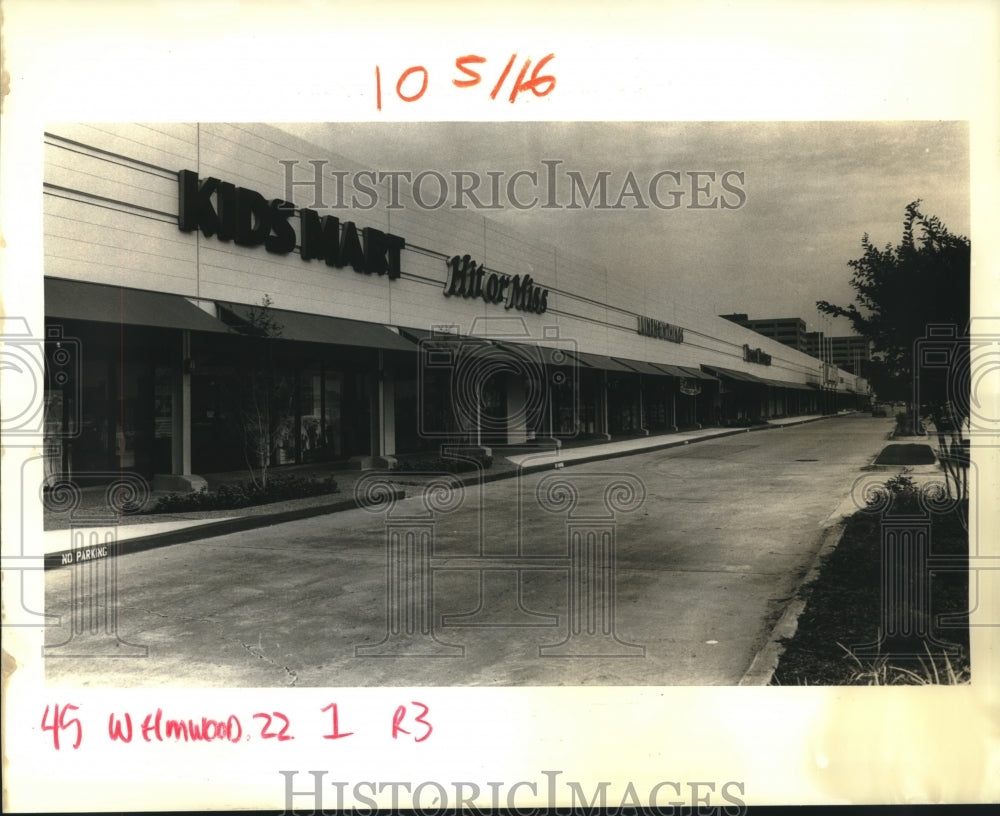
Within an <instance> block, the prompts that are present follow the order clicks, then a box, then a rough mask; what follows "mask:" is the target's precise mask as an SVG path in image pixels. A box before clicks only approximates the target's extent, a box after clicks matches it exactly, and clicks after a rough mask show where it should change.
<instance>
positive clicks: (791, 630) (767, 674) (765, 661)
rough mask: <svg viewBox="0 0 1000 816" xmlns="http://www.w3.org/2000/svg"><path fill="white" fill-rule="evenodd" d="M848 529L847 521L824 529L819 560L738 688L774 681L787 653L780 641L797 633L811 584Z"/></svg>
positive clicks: (796, 591) (813, 563)
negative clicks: (780, 662)
mask: <svg viewBox="0 0 1000 816" xmlns="http://www.w3.org/2000/svg"><path fill="white" fill-rule="evenodd" d="M845 529H846V519H841V520H840V521H838V522H837V523H836V524H832V525H830V526H829V527H826V528H824V530H823V532H822V533H820V539H821V540H820V546H819V549H818V550H817V551H816V556H815V557H814V558H813V561H812V564H811V565H810V567H809V570H808V571H807V572H806V574H805V576H804V577H803V578H802V580H801V581H800V582H799V585H798V587H796V589H795V594H794V596H793V597H792V600H791V601H790V602H789V604H788V605H787V606H786V607H785V611H784V612H783V613H782V614H781V617H780V618H778V622H777V623H776V624H775V625H774V628H773V629H772V630H771V634H770V636H769V637H768V640H767V643H766V644H764V646H763V648H761V649H760V650H759V651H758V652H757V654H756V656H755V657H754V659H753V661H752V662H751V663H750V667H749V668H748V669H747V670H746V672H744V674H743V677H741V678H740V682H739V683H737V685H740V686H767V685H770V683H771V679H772V678H773V677H774V673H775V671H777V668H778V663H779V661H780V660H781V656H782V655H783V654H784V652H785V647H784V645H782V643H781V642H780V641H782V640H784V639H786V638H790V637H792V636H793V635H794V634H795V631H796V630H797V629H798V626H799V617H800V616H801V615H802V613H803V612H804V611H805V608H806V605H807V604H808V602H809V595H810V594H811V589H812V584H813V583H814V582H815V581H816V579H817V578H819V573H820V570H821V569H822V567H823V562H824V561H825V560H826V558H827V556H829V555H830V553H832V552H833V551H834V550H835V549H836V548H837V545H838V544H840V539H841V538H843V536H844V530H845Z"/></svg>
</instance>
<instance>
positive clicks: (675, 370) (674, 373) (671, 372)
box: [651, 363, 691, 380]
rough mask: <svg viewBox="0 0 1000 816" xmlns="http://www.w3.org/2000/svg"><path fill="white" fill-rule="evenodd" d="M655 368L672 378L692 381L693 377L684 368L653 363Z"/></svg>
mask: <svg viewBox="0 0 1000 816" xmlns="http://www.w3.org/2000/svg"><path fill="white" fill-rule="evenodd" d="M651 365H652V366H654V367H655V368H658V369H660V371H662V372H663V373H664V374H666V375H667V376H670V377H677V378H678V379H684V380H686V379H691V375H690V374H688V373H687V372H686V371H685V370H684V369H683V368H681V367H680V366H675V365H667V364H666V363H651Z"/></svg>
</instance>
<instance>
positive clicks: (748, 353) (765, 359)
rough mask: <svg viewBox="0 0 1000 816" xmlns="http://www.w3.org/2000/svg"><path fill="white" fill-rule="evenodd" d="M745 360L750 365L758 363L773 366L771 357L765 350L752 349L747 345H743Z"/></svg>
mask: <svg viewBox="0 0 1000 816" xmlns="http://www.w3.org/2000/svg"><path fill="white" fill-rule="evenodd" d="M743 359H744V361H746V362H748V363H758V364H759V365H771V355H770V354H767V353H766V352H765V351H764V350H763V349H760V348H755V349H752V348H750V346H748V345H747V344H746V343H744V344H743Z"/></svg>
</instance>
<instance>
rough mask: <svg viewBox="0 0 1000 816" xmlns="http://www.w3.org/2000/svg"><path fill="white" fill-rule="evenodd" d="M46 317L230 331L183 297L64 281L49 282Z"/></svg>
mask: <svg viewBox="0 0 1000 816" xmlns="http://www.w3.org/2000/svg"><path fill="white" fill-rule="evenodd" d="M45 316H46V317H47V318H51V317H57V318H63V319H64V320H92V321H94V322H97V323H115V324H118V325H127V326H156V327H158V328H165V329H190V330H191V331H204V332H228V331H229V328H228V327H227V326H226V325H225V324H224V323H222V322H221V321H219V320H216V319H215V318H214V317H213V316H212V315H210V314H208V313H207V312H204V311H202V310H201V309H199V308H198V307H197V306H195V305H194V304H193V303H191V302H190V301H189V300H187V299H186V298H184V297H181V296H180V295H169V294H166V293H164V292H147V291H145V290H143V289H127V288H125V287H124V286H109V285H107V284H103V283H86V282H84V281H74V280H65V279H63V278H46V279H45Z"/></svg>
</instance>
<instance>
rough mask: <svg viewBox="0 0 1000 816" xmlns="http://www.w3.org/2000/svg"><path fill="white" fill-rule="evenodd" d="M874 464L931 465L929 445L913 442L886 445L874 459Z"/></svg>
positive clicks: (932, 453)
mask: <svg viewBox="0 0 1000 816" xmlns="http://www.w3.org/2000/svg"><path fill="white" fill-rule="evenodd" d="M875 464H876V465H933V464H934V451H932V450H931V446H930V445H921V444H915V443H908V444H895V445H886V446H885V447H884V448H883V449H882V452H881V453H880V454H879V455H878V458H877V459H876V460H875Z"/></svg>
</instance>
